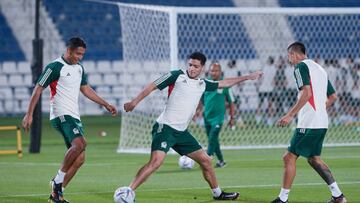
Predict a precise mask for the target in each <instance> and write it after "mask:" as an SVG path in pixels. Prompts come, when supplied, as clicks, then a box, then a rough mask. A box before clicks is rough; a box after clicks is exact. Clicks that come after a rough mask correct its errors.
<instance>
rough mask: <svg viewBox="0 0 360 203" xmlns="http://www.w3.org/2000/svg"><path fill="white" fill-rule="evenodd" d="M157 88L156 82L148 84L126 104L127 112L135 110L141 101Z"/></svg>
mask: <svg viewBox="0 0 360 203" xmlns="http://www.w3.org/2000/svg"><path fill="white" fill-rule="evenodd" d="M156 89H157V87H156V85H155V83H154V82H152V83H150V84H148V85H147V86H146V87H145V88H144V89H143V90H142V91H141V92H140V93H139V94H138V95H137V96H136V97H135V98H134V99H133V100H131V101H130V102H127V103H125V104H124V110H125V111H126V112H129V111H132V110H134V108H135V107H136V106H137V105H138V103H140V102H141V101H142V100H143V99H144V98H145V97H147V96H148V95H149V94H150V93H151V92H152V91H154V90H156Z"/></svg>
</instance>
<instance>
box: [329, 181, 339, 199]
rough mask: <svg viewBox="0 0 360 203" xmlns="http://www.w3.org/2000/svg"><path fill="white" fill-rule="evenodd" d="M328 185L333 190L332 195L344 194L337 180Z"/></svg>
mask: <svg viewBox="0 0 360 203" xmlns="http://www.w3.org/2000/svg"><path fill="white" fill-rule="evenodd" d="M328 186H329V189H330V191H331V195H332V196H333V197H339V196H340V195H341V194H342V192H341V191H340V188H339V186H338V185H337V183H336V182H333V183H332V184H331V185H328Z"/></svg>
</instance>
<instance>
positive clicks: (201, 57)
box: [189, 52, 206, 65]
mask: <svg viewBox="0 0 360 203" xmlns="http://www.w3.org/2000/svg"><path fill="white" fill-rule="evenodd" d="M189 58H190V59H196V60H199V61H200V63H201V65H205V63H206V56H205V55H204V54H203V53H201V52H194V53H192V54H191V55H190V56H189Z"/></svg>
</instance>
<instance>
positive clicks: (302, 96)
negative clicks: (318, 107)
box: [278, 85, 312, 126]
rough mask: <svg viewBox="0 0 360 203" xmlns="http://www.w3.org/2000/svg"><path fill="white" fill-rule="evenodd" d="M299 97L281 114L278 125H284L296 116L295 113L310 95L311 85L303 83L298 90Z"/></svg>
mask: <svg viewBox="0 0 360 203" xmlns="http://www.w3.org/2000/svg"><path fill="white" fill-rule="evenodd" d="M299 94H300V98H299V99H298V100H297V102H296V103H295V105H294V106H293V107H292V108H291V109H290V111H289V112H288V113H287V114H286V115H285V116H283V117H282V118H281V119H280V120H279V121H278V125H280V126H286V125H288V124H289V123H290V121H291V120H292V119H293V118H294V117H295V116H296V114H297V113H298V112H299V111H300V109H301V108H302V107H303V106H304V105H305V104H306V102H308V101H309V99H310V98H311V96H312V93H311V86H310V85H304V86H303V87H302V88H301V90H300V93H299Z"/></svg>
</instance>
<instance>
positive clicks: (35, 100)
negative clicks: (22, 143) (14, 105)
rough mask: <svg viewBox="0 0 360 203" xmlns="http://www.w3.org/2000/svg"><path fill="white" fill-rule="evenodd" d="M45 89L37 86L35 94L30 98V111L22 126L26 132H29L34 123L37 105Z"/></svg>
mask: <svg viewBox="0 0 360 203" xmlns="http://www.w3.org/2000/svg"><path fill="white" fill-rule="evenodd" d="M44 89H45V88H44V87H42V86H40V85H39V84H37V85H36V86H35V88H34V90H33V93H32V95H31V98H30V103H29V107H28V110H27V112H26V114H25V116H24V118H23V120H22V126H23V128H24V129H25V131H26V132H27V131H28V130H29V128H30V126H31V124H32V121H33V112H34V109H35V106H36V104H37V103H38V101H39V99H40V96H41V93H42V91H43V90H44Z"/></svg>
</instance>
